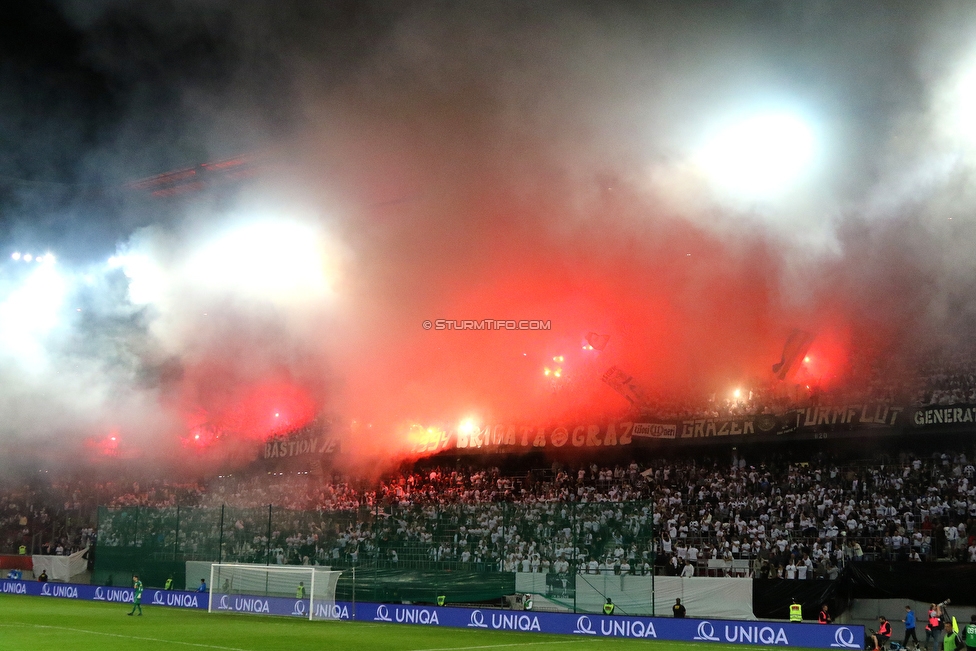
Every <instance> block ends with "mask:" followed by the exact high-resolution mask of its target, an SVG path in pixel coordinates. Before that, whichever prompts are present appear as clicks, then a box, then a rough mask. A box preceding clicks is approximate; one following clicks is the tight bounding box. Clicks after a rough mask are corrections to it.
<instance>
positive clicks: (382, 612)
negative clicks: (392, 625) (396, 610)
mask: <svg viewBox="0 0 976 651" xmlns="http://www.w3.org/2000/svg"><path fill="white" fill-rule="evenodd" d="M373 621H374V622H392V621H393V618H391V617H390V609H389V608H387V607H386V604H380V605H379V606H377V608H376V617H374V618H373Z"/></svg>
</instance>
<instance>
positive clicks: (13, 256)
mask: <svg viewBox="0 0 976 651" xmlns="http://www.w3.org/2000/svg"><path fill="white" fill-rule="evenodd" d="M10 258H11V259H12V260H20V251H14V252H13V254H11V256H10Z"/></svg>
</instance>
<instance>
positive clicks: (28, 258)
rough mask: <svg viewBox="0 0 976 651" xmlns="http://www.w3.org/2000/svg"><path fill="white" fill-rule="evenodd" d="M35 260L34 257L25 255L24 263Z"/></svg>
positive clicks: (28, 254)
mask: <svg viewBox="0 0 976 651" xmlns="http://www.w3.org/2000/svg"><path fill="white" fill-rule="evenodd" d="M33 259H34V256H32V255H31V254H30V253H25V254H24V262H30V261H31V260H33Z"/></svg>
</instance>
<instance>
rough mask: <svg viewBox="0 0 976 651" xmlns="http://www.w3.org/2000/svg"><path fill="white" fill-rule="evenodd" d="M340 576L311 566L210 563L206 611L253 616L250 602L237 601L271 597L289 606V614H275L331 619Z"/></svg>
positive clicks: (324, 568) (334, 609)
mask: <svg viewBox="0 0 976 651" xmlns="http://www.w3.org/2000/svg"><path fill="white" fill-rule="evenodd" d="M340 574H342V572H339V571H335V570H331V569H329V568H328V567H321V566H311V565H250V564H245V563H214V564H212V565H211V566H210V600H209V604H208V607H207V609H208V610H209V612H212V613H213V612H255V611H253V610H252V609H251V608H249V607H248V604H250V603H252V602H251V601H249V600H247V599H242V598H241V597H265V598H267V597H274V598H277V599H281V600H287V601H289V602H291V603H289V604H288V608H291V611H290V612H285V611H282V612H279V613H277V614H284V615H288V614H291V615H293V616H298V615H300V616H307V617H308V618H309V619H335V618H336V608H335V593H336V583H338V581H339V575H340ZM235 604H243V607H240V608H238V607H237V605H235ZM286 610H287V609H286ZM262 612H263V611H262ZM266 614H276V613H275V612H271V613H266Z"/></svg>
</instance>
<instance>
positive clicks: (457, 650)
mask: <svg viewBox="0 0 976 651" xmlns="http://www.w3.org/2000/svg"><path fill="white" fill-rule="evenodd" d="M588 641H589V638H581V639H579V640H565V641H563V640H542V641H539V642H514V643H511V644H484V645H481V646H448V647H444V646H442V647H437V648H435V649H412V651H467V650H468V649H501V648H504V647H513V646H539V645H540V644H575V643H578V642H588Z"/></svg>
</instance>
